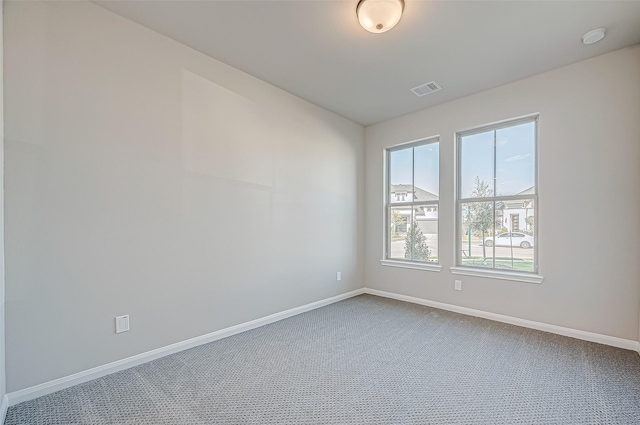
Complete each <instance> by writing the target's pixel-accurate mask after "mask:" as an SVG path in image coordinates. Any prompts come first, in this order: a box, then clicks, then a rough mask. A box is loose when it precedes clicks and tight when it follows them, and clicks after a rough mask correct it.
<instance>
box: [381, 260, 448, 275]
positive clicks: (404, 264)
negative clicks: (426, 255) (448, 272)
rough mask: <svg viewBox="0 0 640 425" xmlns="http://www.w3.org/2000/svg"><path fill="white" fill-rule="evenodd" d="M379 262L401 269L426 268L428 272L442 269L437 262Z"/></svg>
mask: <svg viewBox="0 0 640 425" xmlns="http://www.w3.org/2000/svg"><path fill="white" fill-rule="evenodd" d="M380 264H382V265H383V266H389V267H400V268H402V269H414V270H428V271H430V272H439V271H440V270H442V266H441V265H439V264H428V263H414V262H411V261H397V260H380Z"/></svg>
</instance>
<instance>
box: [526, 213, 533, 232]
mask: <svg viewBox="0 0 640 425" xmlns="http://www.w3.org/2000/svg"><path fill="white" fill-rule="evenodd" d="M524 222H525V223H527V227H528V230H529V232H530V233H533V222H534V219H533V216H532V215H530V216H529V217H527V218H525V219H524Z"/></svg>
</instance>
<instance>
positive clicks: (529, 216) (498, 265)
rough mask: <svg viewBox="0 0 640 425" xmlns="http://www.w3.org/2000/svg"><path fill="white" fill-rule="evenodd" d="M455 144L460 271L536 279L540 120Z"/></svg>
mask: <svg viewBox="0 0 640 425" xmlns="http://www.w3.org/2000/svg"><path fill="white" fill-rule="evenodd" d="M457 139H458V141H457V143H458V164H457V165H458V167H457V169H458V187H457V201H456V202H457V235H458V237H457V240H458V248H457V257H458V258H457V265H458V266H464V267H471V268H478V269H485V270H487V269H492V270H491V271H499V272H524V273H537V271H538V268H537V245H538V244H537V241H538V240H537V233H536V232H537V226H536V223H537V218H538V214H537V206H538V185H537V171H536V170H537V164H536V161H537V155H536V152H537V148H536V143H537V117H532V118H526V119H521V120H516V121H511V122H507V123H502V124H499V125H494V126H488V127H483V128H479V129H476V130H471V131H466V132H463V133H459V134H458V138H457Z"/></svg>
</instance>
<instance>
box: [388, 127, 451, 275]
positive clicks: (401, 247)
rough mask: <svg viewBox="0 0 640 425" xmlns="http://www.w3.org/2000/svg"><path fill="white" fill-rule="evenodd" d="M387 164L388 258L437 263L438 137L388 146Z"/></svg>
mask: <svg viewBox="0 0 640 425" xmlns="http://www.w3.org/2000/svg"><path fill="white" fill-rule="evenodd" d="M387 167H388V169H387V184H386V191H387V195H386V228H387V233H386V254H385V257H386V259H388V260H407V261H412V262H416V261H417V262H429V263H437V262H438V198H439V193H440V189H439V182H440V149H439V142H438V139H437V138H432V139H427V140H421V141H419V142H415V143H411V144H406V145H401V146H396V147H394V148H390V149H388V150H387Z"/></svg>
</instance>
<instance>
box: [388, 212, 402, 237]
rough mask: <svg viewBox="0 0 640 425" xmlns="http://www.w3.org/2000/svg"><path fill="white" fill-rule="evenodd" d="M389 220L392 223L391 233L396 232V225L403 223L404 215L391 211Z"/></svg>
mask: <svg viewBox="0 0 640 425" xmlns="http://www.w3.org/2000/svg"><path fill="white" fill-rule="evenodd" d="M391 221H392V223H393V233H394V234H395V235H397V234H398V227H399V226H402V225H403V224H404V217H402V215H400V213H399V212H398V211H395V210H392V211H391Z"/></svg>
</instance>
